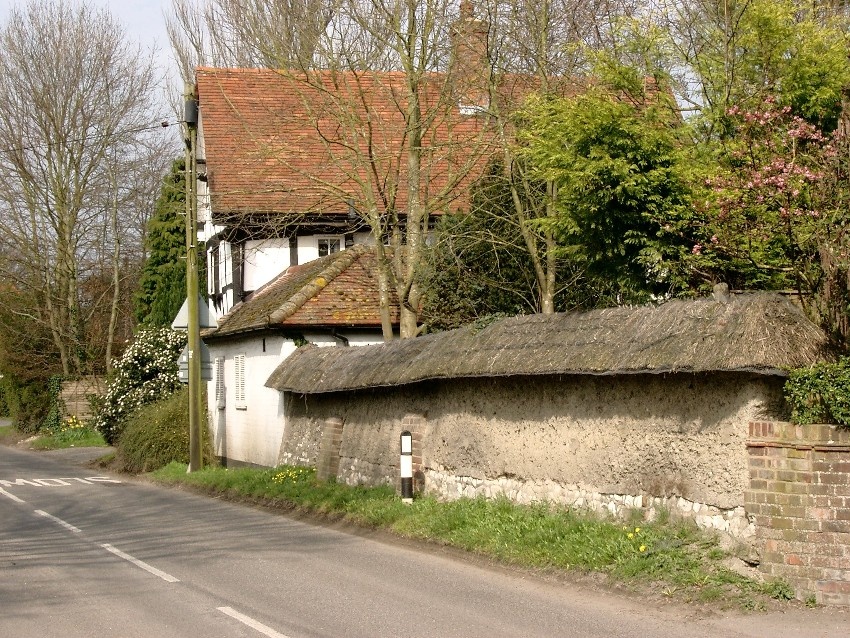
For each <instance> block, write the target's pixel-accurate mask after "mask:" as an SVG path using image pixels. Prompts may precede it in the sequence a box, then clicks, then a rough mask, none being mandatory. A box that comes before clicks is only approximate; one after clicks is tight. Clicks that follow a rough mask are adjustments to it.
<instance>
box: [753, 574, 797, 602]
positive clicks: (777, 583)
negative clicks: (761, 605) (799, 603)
mask: <svg viewBox="0 0 850 638" xmlns="http://www.w3.org/2000/svg"><path fill="white" fill-rule="evenodd" d="M761 591H762V593H764V594H767V595H768V596H770V597H771V598H775V599H776V600H793V598H794V589H793V588H792V587H791V585H789V584H788V583H787V582H785V581H784V580H782V579H781V578H777V579H774V580H769V581H766V582H764V583H762V584H761Z"/></svg>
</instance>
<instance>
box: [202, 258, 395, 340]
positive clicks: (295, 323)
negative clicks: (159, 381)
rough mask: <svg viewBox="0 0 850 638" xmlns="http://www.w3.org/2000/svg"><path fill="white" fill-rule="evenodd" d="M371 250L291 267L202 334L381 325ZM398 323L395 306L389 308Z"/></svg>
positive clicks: (375, 326) (218, 334)
mask: <svg viewBox="0 0 850 638" xmlns="http://www.w3.org/2000/svg"><path fill="white" fill-rule="evenodd" d="M379 300H380V297H379V292H378V275H377V259H376V257H375V249H374V248H369V247H367V246H365V245H355V246H352V247H351V248H349V249H347V250H344V251H341V252H338V253H334V254H332V255H328V256H327V257H321V258H319V259H316V260H313V261H310V262H308V263H306V264H303V265H299V266H291V267H290V268H287V269H286V270H285V271H284V272H283V273H281V274H280V275H278V276H277V277H276V278H275V279H273V280H272V281H270V282H269V283H267V284H266V285H265V286H263V287H261V288H260V289H259V290H257V291H256V292H254V293H253V294H252V295H251V297H250V298H249V299H248V300H246V301H244V302H242V303H239V304H237V305H236V306H234V307H233V308H232V309H231V311H230V312H229V313H227V314H226V315H225V316H224V317H222V318H221V319H220V320H219V322H218V328H217V329H215V330H213V331H210V332H208V333H206V334H205V335H204V338H208V337H212V338H215V337H223V336H228V335H233V334H239V333H243V332H250V331H253V330H262V329H265V328H293V329H296V328H297V329H304V328H343V327H348V328H380V326H381V316H380V303H379ZM391 313H392V321H393V324H394V325H397V324H398V314H399V311H398V304H397V303H394V304H393V306H392V309H391Z"/></svg>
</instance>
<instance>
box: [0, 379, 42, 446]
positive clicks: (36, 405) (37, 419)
mask: <svg viewBox="0 0 850 638" xmlns="http://www.w3.org/2000/svg"><path fill="white" fill-rule="evenodd" d="M0 383H2V386H3V395H4V397H5V401H6V407H7V408H8V415H9V418H11V419H12V421H13V422H14V424H15V429H17V430H18V431H19V432H24V433H27V434H31V433H35V432H37V431H38V429H39V428H40V427H41V425H42V423H43V422H44V419H45V418H46V417H47V414H48V411H49V407H50V394H49V392H48V390H47V382H46V380H45V379H32V380H29V381H26V382H22V381H19V380H18V379H15V378H13V377H12V376H10V375H4V376H3V379H2V381H0Z"/></svg>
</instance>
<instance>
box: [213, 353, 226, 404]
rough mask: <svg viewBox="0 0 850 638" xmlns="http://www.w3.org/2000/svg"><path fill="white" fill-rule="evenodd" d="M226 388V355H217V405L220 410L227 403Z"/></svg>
mask: <svg viewBox="0 0 850 638" xmlns="http://www.w3.org/2000/svg"><path fill="white" fill-rule="evenodd" d="M226 396H227V395H226V394H225V389H224V357H216V359H215V405H216V407H217V408H218V409H219V410H223V409H224V408H225V406H226V405H227V403H226V399H225V397H226Z"/></svg>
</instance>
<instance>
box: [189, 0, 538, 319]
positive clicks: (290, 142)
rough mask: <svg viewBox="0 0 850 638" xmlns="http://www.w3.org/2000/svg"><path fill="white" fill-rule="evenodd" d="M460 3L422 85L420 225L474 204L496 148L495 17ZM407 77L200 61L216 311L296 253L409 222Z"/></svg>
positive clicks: (203, 213)
mask: <svg viewBox="0 0 850 638" xmlns="http://www.w3.org/2000/svg"><path fill="white" fill-rule="evenodd" d="M463 4H464V7H465V8H464V10H463V12H462V16H461V19H460V21H459V23H458V25H457V26H456V28H455V29H454V30H453V36H452V37H453V43H454V46H455V47H456V51H455V60H456V63H454V64H452V65H450V67H449V69H447V70H446V71H445V72H433V73H427V74H425V76H424V77H423V78H422V80H421V82H420V84H419V88H418V90H417V108H418V109H419V110H420V111H421V113H420V115H419V117H420V118H421V121H422V122H423V124H422V125H421V131H420V133H421V137H422V139H421V140H419V141H418V142H415V146H416V153H417V155H418V156H419V158H420V165H419V166H418V167H417V168H416V169H415V170H416V172H417V173H418V174H419V184H418V186H417V187H416V190H417V193H416V195H415V197H416V200H417V203H416V205H417V206H418V207H420V208H422V207H424V209H425V210H424V212H423V213H422V214H419V213H417V217H416V220H417V221H416V224H418V225H420V226H422V228H420V229H419V230H420V231H422V232H427V227H428V223H429V220H430V219H432V218H433V216H434V215H439V214H441V213H445V212H447V211H454V210H458V209H462V208H464V206H465V204H464V201H465V197H466V192H467V187H468V186H469V184H470V183H471V181H472V180H473V179H475V178H476V177H477V176H479V175H480V173H481V171H482V170H483V168H484V166H485V165H486V163H487V156H488V153H492V151H493V149H492V148H491V146H492V145H491V141H492V140H491V138H492V132H489V131H488V121H489V119H488V116H487V113H486V109H485V108H482V106H486V105H482V103H481V100H483V99H484V97H482V95H481V88H482V87H481V86H480V84H481V82H482V81H483V82H484V84H485V86H484V87H483V88H485V89H486V82H487V78H488V77H489V76H488V75H487V73H486V72H487V70H488V69H489V66H488V65H487V64H486V53H487V47H486V37H487V30H486V28H483V25H482V23H481V22H479V21H477V20H475V19H473V17H472V10H471V3H469V2H464V3H463ZM470 79H471V80H473V81H470ZM405 81H406V76H405V74H404V73H402V72H397V71H371V70H368V71H367V70H364V71H342V70H300V69H228V68H208V67H202V68H198V69H197V70H196V87H197V99H198V110H199V118H198V145H197V146H198V149H197V162H198V171H199V179H200V182H199V184H198V213H199V221H200V222H201V223H202V230H201V233H200V235H201V239H202V240H204V241H205V242H206V247H207V258H208V272H209V278H208V293H209V296H210V299H211V302H212V305H213V307H214V309H215V311H216V314H217V316H220V315H222V314H224V313H226V312H228V311H229V310H230V308H232V307H233V306H234V305H235V304H236V303H238V302H239V301H241V300H244V299H246V298H247V297H248V295H250V293H251V292H252V291H254V290H257V289H258V288H260V287H261V286H262V285H263V284H265V283H267V282H268V281H270V280H271V279H272V278H273V277H274V276H276V275H277V274H278V273H280V272H282V271H283V270H285V269H286V268H288V267H289V266H292V265H298V264H303V263H305V262H307V261H309V260H312V259H316V258H318V257H321V256H324V255H327V254H332V253H334V252H337V251H341V250H345V249H346V248H348V247H351V246H353V245H355V244H360V243H374V241H375V237H381V238H382V239H385V238H386V237H385V236H384V234H389V233H390V232H391V231H392V229H394V228H395V229H404V228H407V229H408V232H409V229H410V228H411V225H410V224H411V223H412V222H410V221H409V220H410V219H411V213H410V207H411V203H410V202H409V201H408V200H409V199H410V198H411V197H412V195H411V192H412V191H411V186H410V184H411V182H410V177H409V171H410V170H411V169H410V166H409V161H410V160H409V152H410V147H411V144H414V141H413V140H414V137H415V136H414V135H412V131H411V123H410V115H409V113H408V97H407V95H408V87H407V85H406V84H405ZM526 84H527V83H526ZM514 85H517V86H519V84H518V83H517V82H516V81H514V82H513V84H512V85H511V87H512V88H511V89H510V90H513V87H514ZM520 88H522V89H523V90H524V91H526V92H527V90H528V89H527V87H520ZM506 90H508V89H506ZM517 90H519V88H517ZM484 93H485V94H486V91H484ZM470 95H472V96H473V97H472V98H471V97H470ZM417 139H418V138H417ZM420 217H421V219H420ZM364 220H368V223H367V222H366V221H364ZM417 227H418V226H417Z"/></svg>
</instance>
